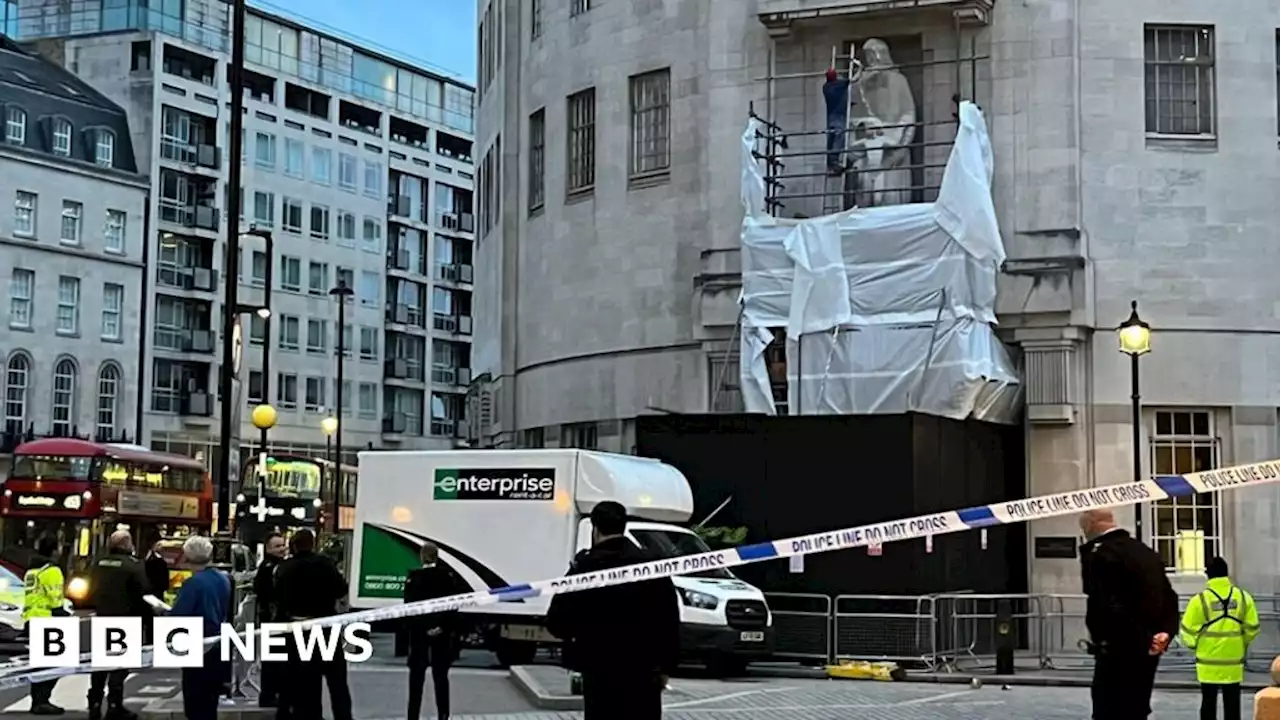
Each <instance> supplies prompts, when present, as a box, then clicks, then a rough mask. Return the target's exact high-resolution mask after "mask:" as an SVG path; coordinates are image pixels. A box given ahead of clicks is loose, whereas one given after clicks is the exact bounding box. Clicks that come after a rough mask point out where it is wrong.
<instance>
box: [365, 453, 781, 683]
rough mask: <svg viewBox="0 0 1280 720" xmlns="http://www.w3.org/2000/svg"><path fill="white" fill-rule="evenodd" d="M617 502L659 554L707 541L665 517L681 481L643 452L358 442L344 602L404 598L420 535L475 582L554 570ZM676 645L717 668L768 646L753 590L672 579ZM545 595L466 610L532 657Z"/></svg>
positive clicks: (684, 491)
mask: <svg viewBox="0 0 1280 720" xmlns="http://www.w3.org/2000/svg"><path fill="white" fill-rule="evenodd" d="M605 500H614V501H616V502H619V503H622V505H623V506H625V507H626V508H627V512H628V514H629V515H630V516H631V518H632V521H631V522H629V523H628V529H627V534H628V536H629V537H630V538H631V540H632V541H633V542H635V543H637V544H638V545H640V546H641V547H642V548H645V549H646V550H648V551H650V552H651V553H653V554H655V555H656V556H665V557H674V556H681V555H691V554H696V553H700V552H706V551H707V549H708V548H707V546H706V544H704V543H703V541H702V539H701V538H699V537H698V536H697V535H696V534H695V533H694V532H692V531H691V530H689V529H687V528H684V527H681V526H679V525H676V524H675V523H683V522H687V521H688V520H689V519H690V516H691V515H692V514H693V494H692V492H691V490H690V488H689V482H688V481H687V480H686V479H685V477H684V475H682V474H681V473H680V472H679V471H678V470H676V469H675V468H673V467H671V466H670V465H666V464H664V463H661V462H658V461H656V460H650V459H646V458H638V457H631V456H628V455H614V454H610V453H601V452H591V451H586V450H570V449H564V450H551V449H548V450H456V451H405V452H398V451H368V452H362V453H360V482H359V484H358V489H357V494H356V521H355V537H354V544H353V550H352V556H351V565H350V567H351V568H352V571H351V591H350V600H351V605H352V607H355V608H361V609H365V608H376V607H385V606H389V605H396V604H399V603H401V602H403V597H404V595H403V593H404V583H405V578H406V577H407V574H408V572H409V570H411V569H412V568H415V567H418V565H419V564H420V562H419V560H418V552H419V549H420V548H421V546H422V544H423V542H425V541H431V542H432V543H434V544H435V545H436V546H437V547H439V548H440V558H441V561H442V562H444V563H446V564H448V565H449V566H450V567H451V568H452V569H453V570H454V571H455V572H457V573H458V575H460V576H461V577H462V578H463V579H464V580H466V581H467V582H468V583H470V585H471V586H472V587H473V588H475V589H476V590H488V589H493V588H500V587H505V586H509V585H517V584H521V583H527V582H532V581H537V580H546V579H550V578H555V577H560V576H562V575H564V574H565V573H566V572H567V571H568V568H569V564H570V562H571V561H572V560H573V557H574V555H575V554H576V553H577V551H579V550H581V549H584V548H586V547H589V546H590V544H591V520H590V518H589V517H588V515H589V514H590V512H591V509H592V508H594V507H595V506H596V504H597V503H600V502H602V501H605ZM674 583H675V586H676V592H677V595H678V598H676V600H678V602H679V604H680V618H681V651H682V654H683V655H685V657H686V659H696V660H699V661H704V662H707V663H709V664H710V665H712V666H714V667H715V668H716V669H717V670H719V671H721V672H730V673H732V672H739V671H741V670H742V669H743V668H744V667H745V666H746V664H747V663H748V662H749V661H751V660H754V659H764V658H766V657H768V656H769V655H770V653H771V652H772V645H773V627H772V626H773V618H772V616H771V614H770V612H769V608H768V605H766V603H765V599H764V594H763V593H761V592H760V591H759V590H758V589H756V588H755V587H752V586H751V585H748V584H747V583H745V582H742V581H741V580H739V579H737V578H735V577H734V576H733V575H732V574H731V573H730V572H728V571H727V570H721V569H717V570H712V571H707V572H701V573H696V574H691V575H687V576H681V577H677V578H675V579H674ZM549 603H550V599H549V598H546V597H535V598H528V599H524V600H521V601H517V602H504V603H499V604H496V605H490V606H488V607H480V608H473V609H472V610H469V611H465V612H467V614H468V615H467V617H468V620H470V621H471V623H472V624H471V625H470V629H471V630H472V631H473V632H471V633H469V635H470V637H471V638H473V639H474V640H475V641H478V644H480V645H482V646H483V647H486V648H488V649H491V650H493V651H494V652H496V653H497V655H498V659H499V661H500V662H501V663H502V664H504V665H518V664H524V663H527V662H529V661H530V660H532V659H533V655H534V653H536V652H537V649H538V647H539V646H540V645H544V644H549V643H555V642H557V640H556V638H555V637H553V636H552V635H550V634H549V633H547V632H546V631H545V629H544V627H543V625H544V619H545V618H546V614H547V607H548V604H549Z"/></svg>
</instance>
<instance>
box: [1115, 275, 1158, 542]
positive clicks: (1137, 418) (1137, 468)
mask: <svg viewBox="0 0 1280 720" xmlns="http://www.w3.org/2000/svg"><path fill="white" fill-rule="evenodd" d="M1130 308H1131V310H1130V312H1129V319H1128V320H1125V321H1124V322H1123V323H1121V324H1120V327H1119V338H1120V352H1122V353H1124V354H1125V355H1128V356H1129V382H1130V385H1131V389H1132V392H1131V394H1130V399H1131V400H1132V401H1133V481H1134V482H1142V393H1141V381H1140V378H1139V375H1138V373H1139V366H1138V358H1139V357H1141V356H1143V355H1146V354H1147V353H1149V352H1151V326H1150V325H1148V324H1146V323H1145V322H1143V321H1142V318H1140V317H1138V301H1137V300H1134V301H1133V303H1132V304H1131V305H1130ZM1142 510H1143V508H1142V506H1141V505H1135V506H1134V513H1135V515H1134V524H1133V528H1134V536H1135V537H1136V538H1137V539H1138V540H1139V541H1141V540H1143V533H1142V524H1143V523H1142Z"/></svg>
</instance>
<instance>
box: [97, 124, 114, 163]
mask: <svg viewBox="0 0 1280 720" xmlns="http://www.w3.org/2000/svg"><path fill="white" fill-rule="evenodd" d="M96 136H97V141H98V142H97V143H96V145H95V147H94V149H93V161H94V162H95V163H97V164H98V165H100V166H102V167H112V166H114V165H115V162H116V136H115V133H113V132H111V131H110V130H99V131H98V132H97V133H96Z"/></svg>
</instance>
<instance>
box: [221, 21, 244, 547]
mask: <svg viewBox="0 0 1280 720" xmlns="http://www.w3.org/2000/svg"><path fill="white" fill-rule="evenodd" d="M244 16H245V0H233V5H232V14H231V65H230V66H229V68H228V79H229V80H230V82H231V117H230V130H229V132H230V134H231V137H229V138H227V151H228V155H229V157H228V162H227V165H228V166H229V167H228V168H227V207H225V208H223V215H225V216H226V218H227V252H226V254H225V255H224V257H225V258H226V262H227V264H226V265H225V266H224V267H223V269H222V270H223V272H222V275H223V284H224V285H225V286H226V289H225V297H224V298H223V313H222V315H223V322H222V324H223V328H222V370H221V372H220V375H221V377H220V378H219V379H218V380H219V382H218V388H219V393H220V397H219V403H218V406H219V412H221V413H222V417H221V420H222V422H221V427H222V431H221V435H222V437H220V438H219V443H218V465H219V467H218V517H219V518H227V519H228V520H224V522H229V518H230V510H231V438H232V437H234V436H235V434H236V431H237V428H235V427H234V426H233V423H232V418H233V415H232V412H231V410H232V403H233V402H234V399H233V398H232V397H231V386H232V383H233V381H234V379H235V353H236V350H235V339H234V337H233V335H234V333H235V327H236V323H237V322H238V321H239V318H238V317H237V316H236V314H235V312H234V309H235V308H236V307H237V306H238V305H239V302H238V299H237V293H238V290H239V284H240V283H239V282H237V280H236V268H237V267H239V266H240V194H241V189H240V175H241V173H240V170H241V168H240V155H241V152H242V151H243V143H242V139H241V133H242V132H243V130H244V83H243V78H242V75H243V74H244Z"/></svg>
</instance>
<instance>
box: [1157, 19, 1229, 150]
mask: <svg viewBox="0 0 1280 720" xmlns="http://www.w3.org/2000/svg"><path fill="white" fill-rule="evenodd" d="M1143 44H1144V52H1143V61H1144V64H1145V66H1146V73H1145V74H1146V83H1145V85H1146V106H1147V113H1146V114H1147V124H1146V127H1147V132H1148V133H1151V134H1156V135H1194V136H1212V135H1214V134H1215V132H1216V125H1217V123H1216V117H1215V115H1216V109H1215V105H1216V103H1217V98H1216V93H1217V78H1216V67H1215V66H1216V63H1215V60H1214V38H1213V28H1212V27H1211V26H1201V25H1147V26H1146V27H1145V28H1143Z"/></svg>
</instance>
